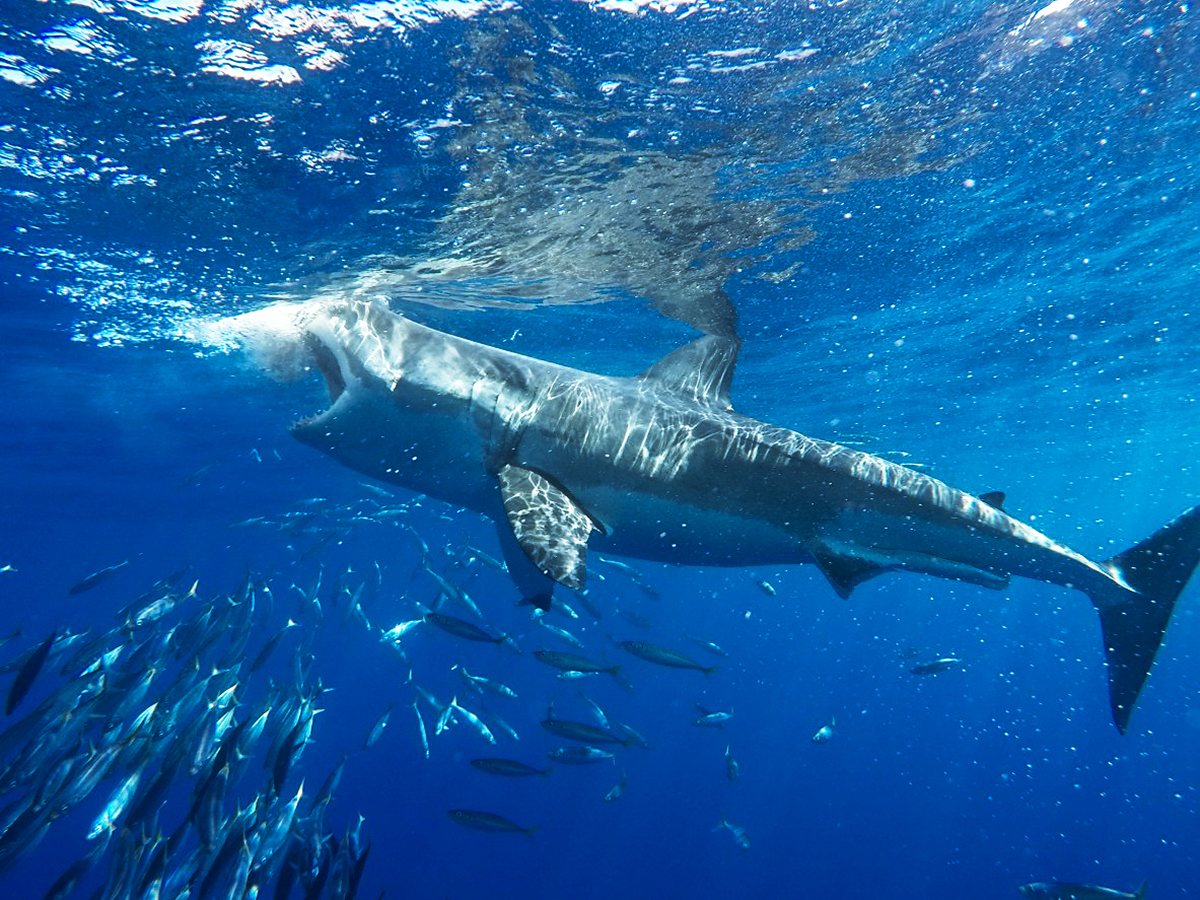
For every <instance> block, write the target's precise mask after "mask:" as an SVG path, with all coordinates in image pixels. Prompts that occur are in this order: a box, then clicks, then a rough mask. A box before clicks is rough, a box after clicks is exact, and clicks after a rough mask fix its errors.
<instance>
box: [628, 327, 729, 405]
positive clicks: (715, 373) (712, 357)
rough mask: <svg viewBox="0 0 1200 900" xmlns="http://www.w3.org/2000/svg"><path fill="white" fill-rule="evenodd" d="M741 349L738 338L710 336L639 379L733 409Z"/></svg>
mask: <svg viewBox="0 0 1200 900" xmlns="http://www.w3.org/2000/svg"><path fill="white" fill-rule="evenodd" d="M740 347H741V342H740V341H738V340H737V339H736V338H728V337H718V336H717V335H715V334H710V335H706V336H705V337H702V338H700V339H699V340H696V341H692V342H691V343H690V344H687V345H686V346H683V347H680V348H679V349H678V350H675V351H674V352H672V353H668V354H667V355H666V356H664V357H663V358H662V359H660V360H659V361H658V362H656V363H655V364H654V365H652V366H651V367H650V368H649V369H647V370H646V371H645V372H643V373H642V374H641V375H639V376H638V378H640V379H641V380H642V381H644V382H646V383H648V384H652V385H654V386H655V387H656V388H658V389H660V390H665V391H671V392H672V393H676V394H682V395H683V396H685V397H687V398H688V399H689V400H694V401H695V402H697V403H705V404H709V405H711V406H717V407H720V408H721V409H732V404H731V403H730V402H729V384H730V382H731V381H733V368H734V366H735V365H736V363H737V356H738V349H739V348H740Z"/></svg>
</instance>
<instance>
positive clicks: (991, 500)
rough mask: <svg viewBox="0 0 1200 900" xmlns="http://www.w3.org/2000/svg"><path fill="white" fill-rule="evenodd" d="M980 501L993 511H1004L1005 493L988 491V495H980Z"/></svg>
mask: <svg viewBox="0 0 1200 900" xmlns="http://www.w3.org/2000/svg"><path fill="white" fill-rule="evenodd" d="M979 499H980V500H982V501H983V502H984V503H986V504H987V505H988V506H990V507H992V509H998V510H1000V511H1001V512H1003V511H1004V491H988V492H987V493H986V494H980V495H979Z"/></svg>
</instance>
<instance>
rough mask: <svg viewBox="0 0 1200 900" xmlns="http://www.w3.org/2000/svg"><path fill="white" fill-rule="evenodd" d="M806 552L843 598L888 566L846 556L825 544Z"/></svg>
mask: <svg viewBox="0 0 1200 900" xmlns="http://www.w3.org/2000/svg"><path fill="white" fill-rule="evenodd" d="M808 552H809V553H810V554H812V558H813V559H814V560H815V561H816V563H817V568H819V569H820V570H821V574H823V575H824V576H825V577H826V578H827V579H829V583H830V585H832V586H833V589H834V590H835V591H836V592H837V595H838V596H839V597H841V598H842V599H843V600H846V599H848V598H849V597H850V592H851V591H853V590H854V588H856V587H857V586H858V585H860V584H862V583H863V582H864V581H866V580H867V579H869V578H874V577H875V576H876V575H881V574H883V573H884V572H886V571H887V570H888V568H889V567H888V566H881V565H879V564H878V563H875V562H871V561H870V560H866V559H862V558H861V557H858V556H848V555H846V554H844V553H838V552H836V551H834V550H831V549H830V548H828V547H825V546H819V547H809V548H808Z"/></svg>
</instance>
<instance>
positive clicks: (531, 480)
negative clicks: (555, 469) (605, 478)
mask: <svg viewBox="0 0 1200 900" xmlns="http://www.w3.org/2000/svg"><path fill="white" fill-rule="evenodd" d="M497 477H498V478H499V481H500V493H501V496H502V498H503V500H504V514H505V516H506V517H507V518H508V524H509V526H511V528H512V533H513V536H514V537H515V538H516V539H517V543H518V544H520V545H521V549H522V550H524V551H525V555H526V556H528V557H529V560H530V562H532V563H533V564H534V565H535V566H537V568H538V570H539V571H541V572H542V573H543V574H545V575H546V576H548V577H550V578H553V579H554V580H555V581H557V582H558V583H559V584H561V585H565V586H566V587H569V588H571V589H572V590H579V589H581V588H582V587H583V579H584V575H585V574H586V571H587V540H588V535H589V534H591V532H592V529H593V528H594V527H595V525H594V524H593V522H592V519H591V517H590V516H588V514H587V513H586V512H584V511H583V510H582V509H581V508H580V507H579V506H578V505H577V504H576V503H575V501H574V500H572V499H571V498H570V497H568V496H567V495H566V494H565V493H563V491H562V490H561V489H559V488H558V487H556V486H555V485H554V484H552V483H551V482H550V481H549V480H548V479H547V478H545V477H544V476H542V475H539V474H538V473H537V472H532V471H530V470H529V469H522V468H520V467H519V466H512V465H508V466H504V467H503V468H502V469H501V470H500V471H499V472H498V473H497Z"/></svg>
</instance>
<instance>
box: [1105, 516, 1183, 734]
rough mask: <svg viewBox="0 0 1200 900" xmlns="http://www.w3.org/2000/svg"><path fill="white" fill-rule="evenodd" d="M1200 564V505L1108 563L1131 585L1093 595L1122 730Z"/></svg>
mask: <svg viewBox="0 0 1200 900" xmlns="http://www.w3.org/2000/svg"><path fill="white" fill-rule="evenodd" d="M1198 563H1200V506H1194V507H1192V508H1191V509H1189V510H1188V511H1187V512H1185V513H1183V514H1182V515H1181V516H1179V517H1178V518H1176V519H1174V520H1172V521H1171V522H1168V523H1167V524H1166V525H1164V526H1163V527H1162V528H1160V529H1159V530H1158V531H1156V532H1154V534H1152V535H1150V537H1148V538H1146V539H1145V540H1144V541H1142V542H1141V543H1140V544H1135V545H1134V546H1133V547H1130V548H1129V549H1128V550H1126V551H1124V552H1123V553H1119V554H1117V555H1116V556H1114V557H1113V558H1112V559H1110V560H1108V561H1107V564H1106V565H1107V568H1108V569H1109V571H1110V572H1112V574H1113V576H1114V578H1115V579H1117V580H1119V581H1123V582H1124V583H1125V584H1126V585H1128V586H1129V588H1131V589H1132V590H1131V591H1125V590H1104V589H1102V590H1098V591H1096V592H1094V593H1092V594H1091V598H1092V603H1094V604H1095V606H1096V609H1097V610H1098V611H1099V613H1100V627H1101V630H1102V631H1103V635H1104V653H1105V657H1106V659H1107V660H1108V693H1109V701H1110V703H1111V705H1112V714H1113V721H1114V722H1115V723H1116V725H1117V728H1118V729H1119V730H1120V732H1121V733H1122V734H1124V733H1125V731H1126V730H1127V729H1128V727H1129V716H1130V714H1131V713H1132V712H1133V706H1134V704H1135V703H1136V702H1137V698H1138V694H1139V693H1140V692H1141V690H1142V686H1143V685H1144V684H1145V682H1146V678H1147V676H1148V675H1149V674H1150V667H1151V666H1152V665H1153V664H1154V655H1155V654H1156V653H1157V652H1158V648H1159V645H1160V644H1161V643H1162V639H1163V634H1164V633H1165V632H1166V630H1167V623H1168V622H1169V621H1170V619H1171V611H1172V610H1173V609H1174V608H1175V601H1176V600H1177V599H1178V598H1179V594H1180V593H1181V592H1182V591H1183V587H1184V585H1185V584H1187V581H1188V579H1189V578H1190V577H1191V575H1192V571H1193V570H1194V569H1195V568H1196V565H1197V564H1198Z"/></svg>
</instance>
